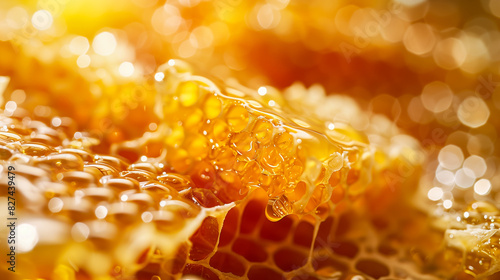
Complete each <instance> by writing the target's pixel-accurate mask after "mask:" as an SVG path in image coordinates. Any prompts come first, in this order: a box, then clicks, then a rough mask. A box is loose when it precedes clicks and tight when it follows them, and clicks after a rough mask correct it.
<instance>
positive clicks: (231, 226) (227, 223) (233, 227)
mask: <svg viewBox="0 0 500 280" xmlns="http://www.w3.org/2000/svg"><path fill="white" fill-rule="evenodd" d="M239 218H240V211H239V210H238V209H237V208H233V209H231V210H229V212H227V214H226V218H225V219H224V223H223V226H222V229H221V232H220V238H219V247H223V246H226V245H228V244H230V243H231V241H233V239H234V238H235V236H236V235H237V233H238V225H239Z"/></svg>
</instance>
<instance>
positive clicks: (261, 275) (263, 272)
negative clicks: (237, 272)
mask: <svg viewBox="0 0 500 280" xmlns="http://www.w3.org/2000/svg"><path fill="white" fill-rule="evenodd" d="M247 276H248V279H249V280H279V279H285V277H283V276H282V275H281V274H280V273H278V272H277V271H275V270H273V269H271V268H268V267H265V266H261V265H253V266H252V267H250V270H249V271H248V274H247Z"/></svg>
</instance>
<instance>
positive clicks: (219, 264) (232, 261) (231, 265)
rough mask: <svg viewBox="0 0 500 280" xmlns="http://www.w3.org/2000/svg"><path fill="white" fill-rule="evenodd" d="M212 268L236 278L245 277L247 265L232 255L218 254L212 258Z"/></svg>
mask: <svg viewBox="0 0 500 280" xmlns="http://www.w3.org/2000/svg"><path fill="white" fill-rule="evenodd" d="M210 267H213V268H215V269H217V270H219V271H221V272H225V273H231V274H233V275H235V276H239V277H241V276H243V275H245V272H246V268H245V265H244V264H243V263H242V262H241V261H240V260H238V258H237V257H236V256H234V255H232V254H229V253H224V252H217V253H215V255H213V256H212V257H211V258H210Z"/></svg>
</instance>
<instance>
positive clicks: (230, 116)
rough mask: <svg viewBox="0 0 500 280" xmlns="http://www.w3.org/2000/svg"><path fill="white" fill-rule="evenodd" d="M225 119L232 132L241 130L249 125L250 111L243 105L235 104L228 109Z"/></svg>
mask: <svg viewBox="0 0 500 280" xmlns="http://www.w3.org/2000/svg"><path fill="white" fill-rule="evenodd" d="M225 120H226V122H227V124H228V125H229V128H230V129H231V131H232V132H240V131H242V130H243V129H245V128H246V127H247V125H248V121H249V115H248V111H247V109H245V108H244V107H243V106H242V105H237V104H235V105H233V106H231V107H229V109H228V110H227V112H226V114H225Z"/></svg>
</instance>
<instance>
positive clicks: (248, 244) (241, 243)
mask: <svg viewBox="0 0 500 280" xmlns="http://www.w3.org/2000/svg"><path fill="white" fill-rule="evenodd" d="M232 249H233V252H235V253H237V254H239V255H240V256H242V257H244V258H245V259H247V260H248V261H249V262H264V261H266V259H267V253H266V251H265V250H264V249H263V248H262V246H261V245H260V244H258V243H257V242H255V241H253V240H250V239H246V238H238V239H236V240H235V241H234V243H233V247H232Z"/></svg>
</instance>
